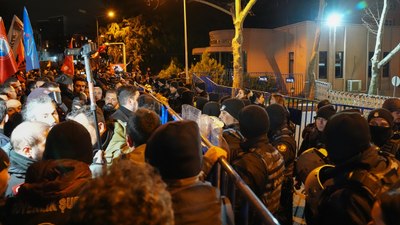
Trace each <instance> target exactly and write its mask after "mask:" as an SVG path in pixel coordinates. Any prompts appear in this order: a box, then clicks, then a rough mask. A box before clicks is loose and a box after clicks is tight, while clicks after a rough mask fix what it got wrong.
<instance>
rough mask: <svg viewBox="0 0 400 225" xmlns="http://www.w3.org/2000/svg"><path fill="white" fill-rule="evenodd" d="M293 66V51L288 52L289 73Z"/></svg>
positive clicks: (291, 72) (291, 71)
mask: <svg viewBox="0 0 400 225" xmlns="http://www.w3.org/2000/svg"><path fill="white" fill-rule="evenodd" d="M293 68H294V52H289V74H293V73H294V72H293Z"/></svg>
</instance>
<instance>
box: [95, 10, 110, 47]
mask: <svg viewBox="0 0 400 225" xmlns="http://www.w3.org/2000/svg"><path fill="white" fill-rule="evenodd" d="M105 16H107V17H108V18H114V16H115V12H114V11H112V10H109V11H108V12H107V14H106V15H102V16H97V17H96V38H97V47H99V46H100V38H99V18H102V17H105Z"/></svg>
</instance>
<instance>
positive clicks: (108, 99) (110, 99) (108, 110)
mask: <svg viewBox="0 0 400 225" xmlns="http://www.w3.org/2000/svg"><path fill="white" fill-rule="evenodd" d="M118 108H119V104H118V98H117V91H116V90H115V89H110V90H108V91H107V92H106V96H105V97H104V106H103V112H104V118H105V119H106V121H109V119H110V116H111V115H112V114H113V113H114V112H115V111H116V110H117V109H118Z"/></svg>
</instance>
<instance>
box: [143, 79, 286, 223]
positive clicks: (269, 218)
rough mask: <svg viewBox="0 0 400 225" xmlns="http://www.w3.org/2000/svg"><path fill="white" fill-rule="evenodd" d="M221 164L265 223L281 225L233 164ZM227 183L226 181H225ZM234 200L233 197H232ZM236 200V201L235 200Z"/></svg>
mask: <svg viewBox="0 0 400 225" xmlns="http://www.w3.org/2000/svg"><path fill="white" fill-rule="evenodd" d="M136 86H138V87H140V88H141V89H143V90H145V91H148V90H147V89H146V88H145V87H144V86H142V85H139V84H136ZM149 94H150V96H152V97H153V98H154V99H155V100H156V101H158V102H159V103H161V104H162V105H163V107H165V108H164V110H166V111H167V112H168V113H170V114H171V116H172V117H173V118H174V120H182V118H181V116H180V115H179V114H178V113H176V112H175V111H174V110H173V109H172V108H170V107H169V105H168V103H167V102H164V101H161V100H160V99H158V98H157V97H155V96H154V95H153V94H152V93H151V91H150V92H149ZM201 139H202V143H203V144H204V145H205V146H207V147H208V148H210V147H212V146H213V145H212V144H211V142H210V141H209V140H208V139H206V138H204V137H203V136H201ZM218 163H219V165H220V166H221V167H222V169H223V170H224V172H226V174H227V175H228V177H229V178H230V179H231V180H232V181H233V183H234V184H235V186H236V187H237V188H238V189H239V190H240V191H241V193H242V194H243V195H244V197H245V198H246V200H247V201H248V203H250V204H251V205H252V206H253V208H254V209H255V210H256V212H257V213H258V215H259V216H260V218H261V219H262V222H263V224H268V225H279V222H278V220H277V219H276V218H275V217H274V216H273V215H272V214H271V212H270V211H269V210H268V209H267V208H266V207H265V205H264V204H263V203H262V202H261V201H260V199H259V198H258V197H257V196H256V195H255V194H254V192H253V191H252V190H251V189H250V188H249V186H247V184H246V183H245V182H244V181H243V180H242V178H241V177H240V176H239V174H238V173H237V172H236V171H235V170H234V169H233V168H232V166H231V165H230V164H229V163H228V162H227V161H226V160H225V159H224V158H219V159H218ZM217 172H218V179H217V180H218V183H217V185H216V186H217V187H218V188H219V189H221V180H224V177H223V176H221V171H220V170H217ZM224 183H225V182H224ZM231 200H232V198H231ZM233 202H234V201H233Z"/></svg>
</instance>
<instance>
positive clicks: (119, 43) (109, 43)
mask: <svg viewBox="0 0 400 225" xmlns="http://www.w3.org/2000/svg"><path fill="white" fill-rule="evenodd" d="M105 45H107V46H109V45H122V57H123V60H124V68H123V69H124V72H126V51H125V43H124V42H106V43H105Z"/></svg>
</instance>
